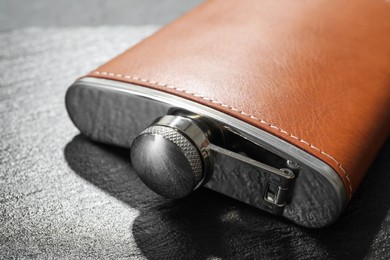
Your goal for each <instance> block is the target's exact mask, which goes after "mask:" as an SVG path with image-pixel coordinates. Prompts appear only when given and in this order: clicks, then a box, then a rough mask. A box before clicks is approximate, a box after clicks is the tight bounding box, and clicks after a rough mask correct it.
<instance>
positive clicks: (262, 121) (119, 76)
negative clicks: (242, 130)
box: [93, 71, 353, 198]
mask: <svg viewBox="0 0 390 260" xmlns="http://www.w3.org/2000/svg"><path fill="white" fill-rule="evenodd" d="M93 73H94V74H96V75H104V76H110V77H116V78H123V79H130V80H136V81H140V82H145V83H149V84H152V85H157V86H160V87H165V88H168V89H173V90H176V91H179V92H183V93H186V94H189V95H192V96H194V97H197V98H201V99H203V100H206V101H208V102H212V103H214V104H217V105H220V106H222V107H225V108H228V109H230V110H232V111H235V112H238V113H240V114H242V115H244V116H247V117H249V118H251V119H254V120H256V121H258V122H260V123H262V124H265V125H267V126H268V127H270V128H273V129H276V130H277V131H279V132H281V133H283V134H285V135H287V136H289V137H291V138H293V139H296V140H298V141H299V142H301V143H303V144H305V145H307V146H309V147H310V148H312V149H313V150H315V151H317V152H319V153H321V154H323V155H325V156H326V157H328V158H329V159H331V160H332V161H334V162H335V163H336V164H337V166H338V167H339V168H340V169H341V171H342V172H343V174H344V176H345V177H346V179H347V181H348V186H349V190H350V194H349V198H351V196H352V191H353V189H352V185H351V179H350V177H349V175H348V173H347V171H346V170H345V169H344V167H343V165H342V164H341V163H339V162H338V161H337V160H336V159H335V158H334V157H333V156H331V155H330V154H328V153H326V152H324V151H323V150H321V149H319V148H317V147H316V146H314V145H312V144H310V143H309V142H307V141H305V140H303V139H301V138H299V137H297V136H295V135H293V134H290V133H288V132H287V131H285V130H283V129H281V128H280V127H278V126H276V125H273V124H270V123H268V122H266V121H264V120H263V119H261V118H257V117H255V116H254V115H251V114H249V113H246V112H244V111H242V110H239V109H237V108H235V107H232V106H229V105H226V104H224V103H222V102H221V101H218V100H216V99H213V98H208V97H205V96H203V95H200V94H197V93H193V92H190V91H188V90H185V89H182V88H178V87H174V86H171V85H167V84H162V83H159V82H157V81H152V80H148V79H143V78H139V77H136V76H130V75H123V74H115V73H111V72H105V71H94V72H93Z"/></svg>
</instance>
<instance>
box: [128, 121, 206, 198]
mask: <svg viewBox="0 0 390 260" xmlns="http://www.w3.org/2000/svg"><path fill="white" fill-rule="evenodd" d="M189 138H190V137H187V136H185V135H184V134H183V133H181V132H180V131H179V130H178V129H175V128H173V127H170V126H164V125H152V126H150V127H148V128H147V129H145V130H144V131H143V132H142V133H141V134H140V135H139V136H138V137H137V138H136V139H135V140H134V142H133V144H132V147H131V151H130V156H131V161H132V165H133V167H134V169H135V171H136V172H137V174H138V176H139V177H140V178H141V180H142V181H143V182H144V183H145V184H146V185H147V186H148V187H149V188H150V189H151V190H153V191H154V192H156V193H158V194H160V195H162V196H164V197H167V198H182V197H184V196H186V195H188V194H189V193H191V191H193V190H194V189H195V188H196V187H197V186H198V184H199V183H200V182H201V181H202V179H203V175H204V174H203V173H204V169H203V168H204V166H203V165H204V164H203V162H202V160H203V159H204V158H203V157H202V153H201V152H200V150H199V149H198V147H196V146H195V145H194V144H193V142H191V141H190V140H189Z"/></svg>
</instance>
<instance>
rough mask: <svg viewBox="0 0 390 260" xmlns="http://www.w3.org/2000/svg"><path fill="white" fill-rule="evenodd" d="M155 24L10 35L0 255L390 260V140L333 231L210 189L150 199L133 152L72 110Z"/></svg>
mask: <svg viewBox="0 0 390 260" xmlns="http://www.w3.org/2000/svg"><path fill="white" fill-rule="evenodd" d="M156 28H157V27H156V26H138V25H137V26H117V25H115V26H103V27H93V28H92V27H72V28H38V27H36V28H28V29H13V30H3V32H0V71H1V73H0V259H7V258H10V259H13V258H14V259H16V258H39V259H42V258H44V259H45V258H71V259H73V258H91V259H96V258H103V259H107V258H110V259H118V258H119V259H121V258H132V259H145V258H146V259H243V258H246V259H253V258H256V259H258V258H260V259H287V258H290V259H312V258H317V259H362V258H367V259H390V211H389V209H390V188H389V185H390V172H389V169H390V142H389V141H388V142H387V144H385V145H384V147H383V149H382V151H381V152H380V153H379V155H378V157H377V159H376V161H375V162H374V164H373V165H372V167H371V169H370V170H369V173H368V175H367V177H366V178H365V179H364V181H363V183H362V185H361V187H360V188H359V189H358V191H357V193H356V194H355V196H354V197H353V199H352V201H351V203H350V204H349V206H348V208H347V209H346V210H345V212H344V213H343V214H342V216H341V217H340V219H339V220H338V221H337V222H336V223H334V224H333V225H332V226H330V227H328V228H325V229H320V230H310V229H306V228H302V227H299V226H296V225H294V224H292V223H290V222H289V221H287V220H285V219H283V218H280V217H275V216H273V215H270V214H268V213H265V212H263V211H260V210H257V209H255V208H253V207H250V206H247V205H245V204H243V203H240V202H238V201H235V200H233V199H229V198H227V197H224V196H222V195H220V194H218V193H216V192H213V191H210V190H207V189H205V188H201V189H199V190H198V191H196V192H195V193H194V194H192V195H191V196H189V197H187V198H185V199H181V200H167V199H164V198H162V197H160V196H158V195H156V194H154V193H153V192H151V191H150V190H149V189H148V188H147V187H146V186H144V184H143V183H142V182H141V181H140V180H139V179H138V177H137V176H136V174H135V173H134V171H133V169H132V167H131V165H130V163H129V151H128V150H126V149H121V148H117V147H112V146H108V145H103V144H99V143H95V142H92V141H90V140H88V139H87V138H85V137H84V136H83V135H81V134H80V133H79V131H78V130H77V129H76V128H75V127H74V126H73V124H72V123H71V121H70V119H69V118H68V115H67V113H66V110H65V106H64V95H65V91H66V89H67V87H68V86H69V85H70V84H71V83H72V82H73V81H74V80H75V79H76V78H77V77H78V76H80V75H83V74H84V73H86V72H88V71H90V70H92V69H93V68H95V67H96V66H97V65H99V64H101V63H102V62H104V61H106V60H108V59H110V58H111V57H113V56H114V55H116V54H117V53H119V52H121V51H123V50H124V49H126V48H127V47H129V46H130V45H132V44H135V43H136V42H138V41H139V40H141V39H142V38H144V37H146V36H147V35H149V34H151V33H152V32H153V31H155V30H156Z"/></svg>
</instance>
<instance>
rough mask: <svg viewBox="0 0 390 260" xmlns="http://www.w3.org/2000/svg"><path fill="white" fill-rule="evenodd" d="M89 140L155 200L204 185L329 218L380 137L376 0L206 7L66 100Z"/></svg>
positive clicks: (389, 51)
mask: <svg viewBox="0 0 390 260" xmlns="http://www.w3.org/2000/svg"><path fill="white" fill-rule="evenodd" d="M66 107H67V110H68V113H69V115H70V118H71V119H72V121H73V122H74V124H75V125H76V126H77V127H78V129H80V131H81V132H82V133H83V134H85V135H86V136H88V137H89V138H91V139H93V140H96V141H99V142H104V143H108V144H113V145H117V146H122V147H127V148H130V154H131V162H132V165H133V167H134V169H135V171H136V172H137V174H138V176H139V177H140V179H141V180H142V181H143V182H144V183H145V184H146V185H147V186H148V187H149V188H150V189H152V190H153V191H155V192H156V193H158V194H160V195H162V196H164V197H167V198H182V197H184V196H187V195H190V193H191V192H192V191H194V190H196V189H197V188H199V187H201V186H204V187H207V188H210V189H212V190H215V191H217V192H220V193H222V194H225V195H227V196H229V197H232V198H235V199H237V200H240V201H242V202H245V203H248V204H250V205H252V206H254V207H257V208H260V209H262V210H264V211H267V212H270V213H272V214H276V215H282V216H284V217H285V218H287V219H289V220H291V221H292V222H294V223H296V224H298V225H301V226H305V227H311V228H319V227H324V226H326V225H329V224H331V223H332V222H334V221H335V220H336V219H337V217H338V216H339V215H340V213H341V212H342V210H343V209H344V208H345V206H346V205H347V203H348V201H349V200H350V198H351V196H352V195H353V193H354V192H355V190H356V189H357V187H358V185H359V183H360V182H361V180H362V179H363V177H364V174H365V173H366V171H367V169H368V167H369V166H370V164H371V162H372V161H373V159H374V158H375V155H376V153H377V152H378V150H379V149H380V147H381V145H382V144H383V143H384V141H385V140H386V138H387V137H388V134H389V129H390V123H389V120H390V5H389V4H388V3H386V2H385V1H364V0H356V1H347V0H337V1H336V0H334V1H298V2H297V1H257V0H248V1H223V0H213V1H206V2H204V3H203V4H202V5H200V6H199V7H197V8H195V9H194V10H192V11H190V12H189V13H187V14H185V15H184V16H182V17H180V18H179V19H177V20H175V21H174V22H172V23H170V24H169V25H167V26H165V27H164V28H162V29H161V30H160V31H158V32H157V33H155V34H154V35H152V36H150V37H149V38H147V39H145V40H143V41H142V42H140V43H139V44H137V45H136V46H134V47H132V48H130V49H128V50H127V51H125V52H124V53H122V54H120V55H119V56H118V57H116V58H114V59H112V60H110V61H109V62H107V63H106V64H104V65H102V66H100V67H99V68H97V69H96V70H94V71H92V72H91V73H89V74H88V75H86V76H84V77H82V78H80V79H78V80H77V81H76V82H75V83H74V84H73V85H72V86H71V87H70V88H69V89H68V91H67V94H66Z"/></svg>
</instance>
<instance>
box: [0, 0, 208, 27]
mask: <svg viewBox="0 0 390 260" xmlns="http://www.w3.org/2000/svg"><path fill="white" fill-rule="evenodd" d="M201 1H202V0H185V1H183V0H164V1H156V0H112V1H107V0H83V1H79V0H55V1H53V0H33V1H26V0H0V31H2V30H10V29H19V28H21V27H26V26H39V27H53V26H99V25H156V24H159V25H160V24H166V23H167V22H169V21H171V20H173V19H174V18H176V17H177V16H179V15H180V14H182V13H183V12H185V11H187V10H189V9H191V8H192V7H194V6H196V5H197V4H199V3H200V2H201Z"/></svg>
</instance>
